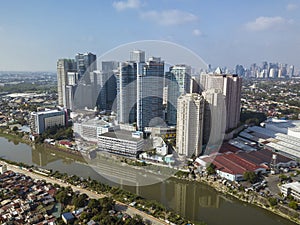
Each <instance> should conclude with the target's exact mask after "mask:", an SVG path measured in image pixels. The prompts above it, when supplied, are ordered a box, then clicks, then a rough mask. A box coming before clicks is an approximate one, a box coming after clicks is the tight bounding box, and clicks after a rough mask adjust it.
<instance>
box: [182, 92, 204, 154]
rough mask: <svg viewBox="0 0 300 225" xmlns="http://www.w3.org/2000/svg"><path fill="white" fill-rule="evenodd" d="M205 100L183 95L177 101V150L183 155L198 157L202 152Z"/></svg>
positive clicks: (198, 95) (199, 97)
mask: <svg viewBox="0 0 300 225" xmlns="http://www.w3.org/2000/svg"><path fill="white" fill-rule="evenodd" d="M203 117H204V98H203V96H201V95H200V94H197V93H192V94H190V93H189V94H185V95H181V96H180V97H179V98H178V100H177V127H176V149H177V152H178V153H179V154H181V155H186V156H187V157H191V156H192V155H193V154H195V155H196V156H198V155H199V154H200V153H201V151H202V138H203Z"/></svg>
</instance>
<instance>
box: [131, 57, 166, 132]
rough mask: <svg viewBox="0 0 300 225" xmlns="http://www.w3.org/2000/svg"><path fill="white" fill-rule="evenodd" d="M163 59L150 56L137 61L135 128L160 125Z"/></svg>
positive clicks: (162, 118) (162, 119)
mask: <svg viewBox="0 0 300 225" xmlns="http://www.w3.org/2000/svg"><path fill="white" fill-rule="evenodd" d="M163 90H164V61H161V59H160V58H158V57H151V58H149V60H148V61H147V62H145V63H143V62H137V100H136V102H137V129H138V130H139V131H144V128H145V127H150V126H160V125H161V124H162V122H163V121H164V107H163Z"/></svg>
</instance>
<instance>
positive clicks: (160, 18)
mask: <svg viewBox="0 0 300 225" xmlns="http://www.w3.org/2000/svg"><path fill="white" fill-rule="evenodd" d="M141 18H143V19H147V20H150V21H153V22H156V23H158V24H160V25H163V26H171V25H180V24H185V23H188V22H193V21H196V20H197V19H198V17H197V16H196V15H194V14H192V13H189V12H184V11H180V10H177V9H171V10H163V11H155V10H152V11H147V12H144V13H142V14H141Z"/></svg>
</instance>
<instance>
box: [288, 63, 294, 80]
mask: <svg viewBox="0 0 300 225" xmlns="http://www.w3.org/2000/svg"><path fill="white" fill-rule="evenodd" d="M294 73H295V67H294V65H290V67H289V71H288V75H289V77H293V76H294Z"/></svg>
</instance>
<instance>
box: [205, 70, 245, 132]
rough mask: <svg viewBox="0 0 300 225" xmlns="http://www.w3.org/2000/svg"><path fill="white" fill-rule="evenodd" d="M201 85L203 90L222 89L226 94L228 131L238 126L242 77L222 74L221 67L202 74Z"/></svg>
mask: <svg viewBox="0 0 300 225" xmlns="http://www.w3.org/2000/svg"><path fill="white" fill-rule="evenodd" d="M200 85H201V89H202V91H206V90H209V89H219V90H221V91H222V93H223V95H224V96H225V106H226V131H229V130H230V129H234V128H236V127H237V126H238V124H239V121H240V114H241V89H242V78H240V77H239V76H238V75H231V74H222V71H221V70H220V69H219V70H217V71H216V72H215V73H214V74H201V78H200ZM224 113H225V112H224Z"/></svg>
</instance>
